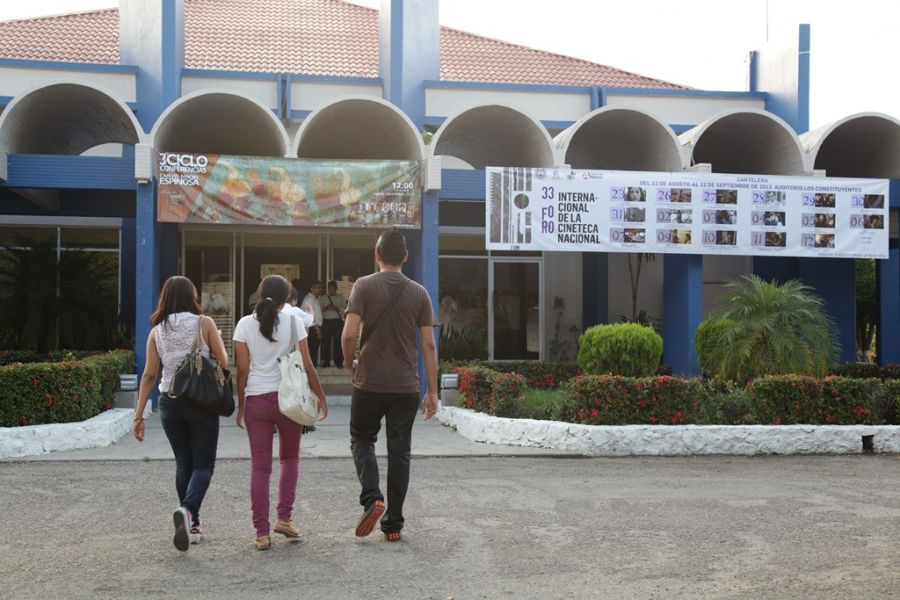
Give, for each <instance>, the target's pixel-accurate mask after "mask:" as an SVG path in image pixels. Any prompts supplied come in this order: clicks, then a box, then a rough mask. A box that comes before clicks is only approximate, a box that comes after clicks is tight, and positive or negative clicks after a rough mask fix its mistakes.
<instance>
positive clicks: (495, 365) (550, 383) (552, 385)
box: [439, 360, 581, 390]
mask: <svg viewBox="0 0 900 600" xmlns="http://www.w3.org/2000/svg"><path fill="white" fill-rule="evenodd" d="M459 367H485V368H488V369H491V370H494V371H500V372H503V373H519V374H520V375H522V376H524V377H525V380H526V382H527V383H528V387H529V388H531V389H538V390H553V389H557V388H558V387H559V386H560V383H564V382H566V381H569V380H570V379H572V378H574V377H577V376H578V375H581V369H580V368H579V367H578V365H576V364H575V363H570V362H538V361H534V360H523V361H498V362H495V361H479V360H468V361H441V363H440V364H439V373H454V372H456V369H458V368H459Z"/></svg>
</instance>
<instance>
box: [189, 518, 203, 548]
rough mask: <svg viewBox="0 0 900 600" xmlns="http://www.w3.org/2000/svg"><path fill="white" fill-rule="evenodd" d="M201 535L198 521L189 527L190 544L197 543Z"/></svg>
mask: <svg viewBox="0 0 900 600" xmlns="http://www.w3.org/2000/svg"><path fill="white" fill-rule="evenodd" d="M202 536H203V531H202V529H201V525H200V523H197V524H196V525H194V526H192V527H191V543H192V544H199V543H200V539H201V537H202Z"/></svg>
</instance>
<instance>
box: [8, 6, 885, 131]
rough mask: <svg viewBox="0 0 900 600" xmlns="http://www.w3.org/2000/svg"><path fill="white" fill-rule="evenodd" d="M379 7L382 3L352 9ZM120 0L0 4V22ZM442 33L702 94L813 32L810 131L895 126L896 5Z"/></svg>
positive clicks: (480, 12)
mask: <svg viewBox="0 0 900 600" xmlns="http://www.w3.org/2000/svg"><path fill="white" fill-rule="evenodd" d="M350 1H352V2H353V3H354V4H361V5H363V6H368V7H370V8H378V7H379V6H380V5H381V0H350ZM117 5H118V0H27V1H24V2H14V1H12V0H0V20H7V19H17V18H28V17H32V16H42V15H48V14H61V13H67V12H76V11H83V10H92V9H95V8H106V7H112V6H117ZM440 15H441V16H440V19H441V24H442V25H444V26H447V27H453V28H455V29H460V30H463V31H468V32H471V33H476V34H478V35H484V36H487V37H491V38H496V39H500V40H504V41H508V42H512V43H515V44H521V45H524V46H529V47H531V48H537V49H540V50H547V51H550V52H555V53H558V54H564V55H567V56H574V57H577V58H583V59H585V60H589V61H592V62H596V63H600V64H605V65H609V66H612V67H616V68H619V69H624V70H627V71H632V72H635V73H640V74H641V75H647V76H650V77H656V78H659V79H664V80H667V81H672V82H675V83H681V84H684V85H689V86H692V87H696V88H699V89H706V90H728V91H741V90H745V89H746V82H747V62H746V59H747V55H748V53H749V52H750V51H752V50H756V49H760V48H762V47H763V46H765V44H766V41H767V39H769V40H771V41H777V40H785V39H793V38H795V37H796V35H797V26H798V24H799V23H809V24H810V25H811V26H812V52H811V55H812V56H811V64H812V79H811V86H812V90H811V94H810V95H811V102H810V128H811V129H815V128H816V127H818V126H821V125H825V124H827V123H829V122H832V121H835V120H837V119H839V118H841V117H844V116H847V115H850V114H853V113H857V112H865V111H875V112H882V113H887V114H889V115H891V116H893V117H896V118H900V93H898V92H900V77H898V76H897V75H896V66H897V64H900V44H898V43H896V41H895V40H894V39H893V38H894V37H895V36H896V33H897V31H898V30H900V2H897V1H896V0H853V2H837V1H833V0H742V1H734V0H678V1H677V2H675V1H672V0H630V1H629V2H612V1H608V0H607V1H600V0H553V1H552V2H525V1H524V0H442V1H441V2H440Z"/></svg>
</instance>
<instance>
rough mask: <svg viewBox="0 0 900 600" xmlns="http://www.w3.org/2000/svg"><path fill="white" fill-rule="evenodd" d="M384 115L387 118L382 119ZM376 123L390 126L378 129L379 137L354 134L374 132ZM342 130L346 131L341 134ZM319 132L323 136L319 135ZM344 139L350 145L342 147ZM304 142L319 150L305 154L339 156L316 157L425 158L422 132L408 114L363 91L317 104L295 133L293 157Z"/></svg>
mask: <svg viewBox="0 0 900 600" xmlns="http://www.w3.org/2000/svg"><path fill="white" fill-rule="evenodd" d="M373 113H374V115H373ZM373 116H374V118H373ZM385 116H387V117H388V119H387V121H383V120H381V119H384V117H385ZM373 126H377V127H380V128H384V127H385V126H387V127H386V128H384V129H383V131H380V132H378V133H379V137H378V139H370V138H362V139H361V138H360V137H359V136H354V135H353V133H358V132H360V131H365V130H366V129H368V130H369V131H372V127H373ZM395 127H396V128H395ZM398 128H399V129H398ZM341 130H346V131H345V132H344V133H341ZM320 131H321V132H322V133H323V134H324V135H322V136H321V137H318V136H319V132H320ZM329 134H330V136H329ZM342 142H343V143H344V144H347V146H346V147H344V148H341V146H342V145H343V144H342ZM380 142H381V143H380ZM301 144H307V145H309V146H311V147H312V148H307V149H308V150H310V149H311V150H318V151H319V152H316V153H310V152H304V157H309V156H310V154H319V153H324V154H338V156H316V158H354V159H355V158H366V157H371V158H378V157H382V156H385V155H394V156H396V157H397V158H398V159H402V160H422V159H423V158H424V157H425V144H424V142H423V141H422V134H421V133H420V132H419V129H418V127H416V125H415V123H413V122H412V119H410V118H409V116H408V115H407V114H406V113H404V112H403V111H401V110H400V109H399V108H397V107H396V106H395V105H393V104H391V103H390V102H388V101H387V100H384V99H382V98H378V97H376V96H368V95H361V94H347V95H343V96H337V97H335V98H331V99H330V100H328V101H326V102H323V103H322V104H320V105H318V106H316V107H315V108H314V109H313V110H312V112H310V115H309V117H307V118H306V119H304V121H303V123H302V124H301V125H300V128H299V129H298V130H297V133H296V134H295V135H294V140H293V141H292V142H291V146H290V147H291V150H292V152H293V156H300V146H301ZM351 146H352V147H351ZM384 146H387V147H389V151H388V152H385V151H384ZM394 151H396V152H394ZM410 151H411V152H410ZM410 154H412V155H410Z"/></svg>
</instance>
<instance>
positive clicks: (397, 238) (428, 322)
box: [341, 228, 438, 542]
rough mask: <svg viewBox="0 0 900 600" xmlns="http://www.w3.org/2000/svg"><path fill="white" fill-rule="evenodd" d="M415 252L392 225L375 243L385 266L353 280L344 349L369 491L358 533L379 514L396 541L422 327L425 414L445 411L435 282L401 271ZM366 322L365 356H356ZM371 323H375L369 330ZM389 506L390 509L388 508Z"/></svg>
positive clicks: (356, 453) (357, 448) (353, 426)
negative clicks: (379, 448) (431, 289)
mask: <svg viewBox="0 0 900 600" xmlns="http://www.w3.org/2000/svg"><path fill="white" fill-rule="evenodd" d="M408 256H409V253H408V252H407V250H406V240H405V239H404V237H403V234H402V233H400V231H399V230H397V229H395V228H391V229H389V230H387V231H385V232H384V233H382V234H381V236H380V237H379V238H378V242H377V243H376V244H375V262H377V263H378V266H379V272H378V273H374V274H372V275H367V276H365V277H360V278H359V279H358V280H356V282H355V283H354V284H353V290H352V291H351V292H350V300H349V301H348V302H347V313H346V318H345V321H344V330H343V333H342V335H341V349H342V350H343V353H344V366H345V367H346V368H347V370H348V371H349V372H350V374H351V376H352V378H353V395H352V397H351V404H350V449H351V451H352V453H353V461H354V462H355V463H356V474H357V475H358V477H359V482H360V485H361V486H362V492H361V493H360V496H359V503H360V504H361V505H362V506H363V507H364V510H363V515H362V517H360V520H359V522H358V523H357V526H356V535H357V536H360V537H362V536H366V535H369V534H370V533H372V530H373V529H374V528H375V524H376V523H377V522H378V519H379V518H381V516H382V514H384V518H382V519H381V531H382V532H383V533H384V535H385V539H387V540H388V541H392V542H394V541H398V540H400V530H401V529H403V501H404V499H405V498H406V490H407V488H408V487H409V457H410V447H411V441H412V426H413V422H414V421H415V419H416V411H417V410H418V408H419V390H420V388H419V372H418V368H417V354H418V348H417V345H416V332H417V331H418V332H419V337H420V338H421V340H422V352H423V356H424V360H425V374H426V376H427V378H428V385H427V392H426V394H425V398H424V399H423V401H422V414H424V415H425V419H426V420H428V419H430V418H431V417H433V416H434V414H435V412H437V347H436V344H435V341H434V327H435V326H437V324H438V323H437V319H436V318H435V316H434V309H433V308H432V305H431V297H430V296H429V295H428V292H427V290H425V288H424V287H422V286H421V285H419V284H418V283H416V282H414V281H411V280H410V279H408V278H407V277H406V276H405V275H404V274H403V273H402V271H401V268H402V266H403V263H404V262H406V259H407V258H408ZM360 323H362V326H363V330H362V336H361V338H360V343H361V348H360V353H359V361H354V360H353V357H354V354H355V351H356V338H357V333H358V332H359V327H360ZM366 328H368V331H366ZM382 418H384V419H385V431H386V434H387V451H388V489H387V506H386V507H385V502H384V495H383V494H382V493H381V488H380V487H379V478H378V463H377V461H376V459H375V440H376V439H377V438H378V432H379V431H380V430H381V419H382ZM385 508H387V513H386V514H385Z"/></svg>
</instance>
